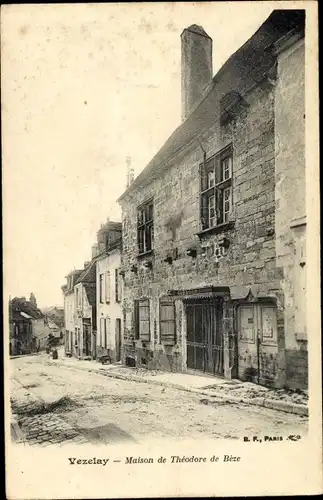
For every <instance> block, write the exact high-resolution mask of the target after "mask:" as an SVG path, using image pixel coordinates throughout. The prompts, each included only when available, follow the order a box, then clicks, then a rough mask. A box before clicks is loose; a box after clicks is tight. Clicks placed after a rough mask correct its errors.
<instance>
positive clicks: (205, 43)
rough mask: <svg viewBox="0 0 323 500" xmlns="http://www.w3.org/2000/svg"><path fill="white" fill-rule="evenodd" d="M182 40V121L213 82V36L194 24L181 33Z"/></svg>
mask: <svg viewBox="0 0 323 500" xmlns="http://www.w3.org/2000/svg"><path fill="white" fill-rule="evenodd" d="M181 41H182V61H181V71H182V122H183V121H185V120H186V118H187V117H188V115H189V114H190V113H191V111H192V110H193V109H194V107H195V105H196V104H197V103H198V102H199V100H200V99H201V98H202V95H203V91H204V89H205V88H206V86H207V85H208V84H209V83H210V82H211V80H212V76H213V70H212V38H210V37H209V35H208V34H207V33H206V32H205V31H204V29H203V28H202V27H201V26H197V25H196V24H192V26H190V27H189V28H186V29H185V30H184V31H183V33H182V34H181Z"/></svg>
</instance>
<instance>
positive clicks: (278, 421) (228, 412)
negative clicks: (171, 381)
mask: <svg viewBox="0 0 323 500" xmlns="http://www.w3.org/2000/svg"><path fill="white" fill-rule="evenodd" d="M11 365H12V374H11V380H12V388H11V406H12V412H13V416H14V418H15V420H16V421H17V422H18V424H19V426H20V429H21V431H22V433H23V435H24V437H23V439H22V441H23V442H25V443H26V444H28V445H40V446H53V445H56V446H57V445H60V446H62V445H66V444H82V443H92V444H106V443H109V444H110V443H120V442H133V443H136V442H137V443H142V442H144V441H145V440H146V439H149V440H151V439H162V438H170V439H172V438H173V439H176V440H179V439H187V438H191V439H192V438H193V439H194V438H195V439H203V438H205V439H219V438H222V439H223V438H225V439H236V440H239V439H240V440H241V439H243V437H244V436H254V435H255V436H264V435H271V436H278V435H279V436H286V437H287V436H288V435H289V434H297V435H301V436H302V435H305V434H306V432H307V418H306V417H301V416H298V415H291V414H287V413H283V412H279V411H276V410H270V409H266V408H256V407H252V406H248V405H245V404H242V403H228V402H225V401H216V400H212V398H208V397H205V396H201V395H199V394H196V393H189V392H184V391H181V390H176V389H172V388H165V387H157V386H154V385H150V384H149V383H139V382H134V381H125V380H118V379H114V378H112V377H105V376H104V375H101V374H98V373H92V372H91V373H89V372H88V371H85V370H84V371H83V370H77V369H73V368H72V369H71V368H68V367H67V366H62V365H59V364H57V366H55V365H53V363H51V364H48V358H47V356H45V355H39V356H29V357H21V358H17V359H13V360H11ZM184 422H185V425H183V423H184Z"/></svg>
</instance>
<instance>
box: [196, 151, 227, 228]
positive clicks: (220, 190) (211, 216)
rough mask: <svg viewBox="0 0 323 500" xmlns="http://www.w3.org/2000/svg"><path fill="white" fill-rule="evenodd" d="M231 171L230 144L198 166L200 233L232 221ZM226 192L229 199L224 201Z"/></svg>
mask: <svg viewBox="0 0 323 500" xmlns="http://www.w3.org/2000/svg"><path fill="white" fill-rule="evenodd" d="M232 170H233V147H232V144H230V145H229V146H226V147H225V148H224V149H222V150H221V151H219V152H218V153H216V154H215V155H213V156H211V157H210V158H209V159H207V160H205V161H204V162H203V163H202V164H201V165H200V225H201V230H202V231H209V230H211V229H213V228H217V227H221V226H222V225H224V224H228V223H230V222H231V221H232V217H231V214H232V210H233V182H232ZM226 172H227V173H228V175H227V176H226ZM211 174H212V175H211ZM227 192H229V197H228V198H227V199H225V193H227ZM211 203H212V205H211ZM226 203H229V209H228V210H225V204H226ZM226 214H227V215H226Z"/></svg>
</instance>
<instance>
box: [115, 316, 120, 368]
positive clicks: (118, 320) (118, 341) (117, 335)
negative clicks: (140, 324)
mask: <svg viewBox="0 0 323 500" xmlns="http://www.w3.org/2000/svg"><path fill="white" fill-rule="evenodd" d="M120 359H121V319H120V318H117V319H116V360H117V361H120Z"/></svg>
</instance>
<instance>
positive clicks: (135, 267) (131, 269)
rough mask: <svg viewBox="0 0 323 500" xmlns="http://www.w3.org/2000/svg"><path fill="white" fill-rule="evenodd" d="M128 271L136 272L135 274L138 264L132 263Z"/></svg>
mask: <svg viewBox="0 0 323 500" xmlns="http://www.w3.org/2000/svg"><path fill="white" fill-rule="evenodd" d="M130 271H131V272H132V273H136V274H137V272H138V266H136V265H135V264H134V265H133V266H131V268H130Z"/></svg>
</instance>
